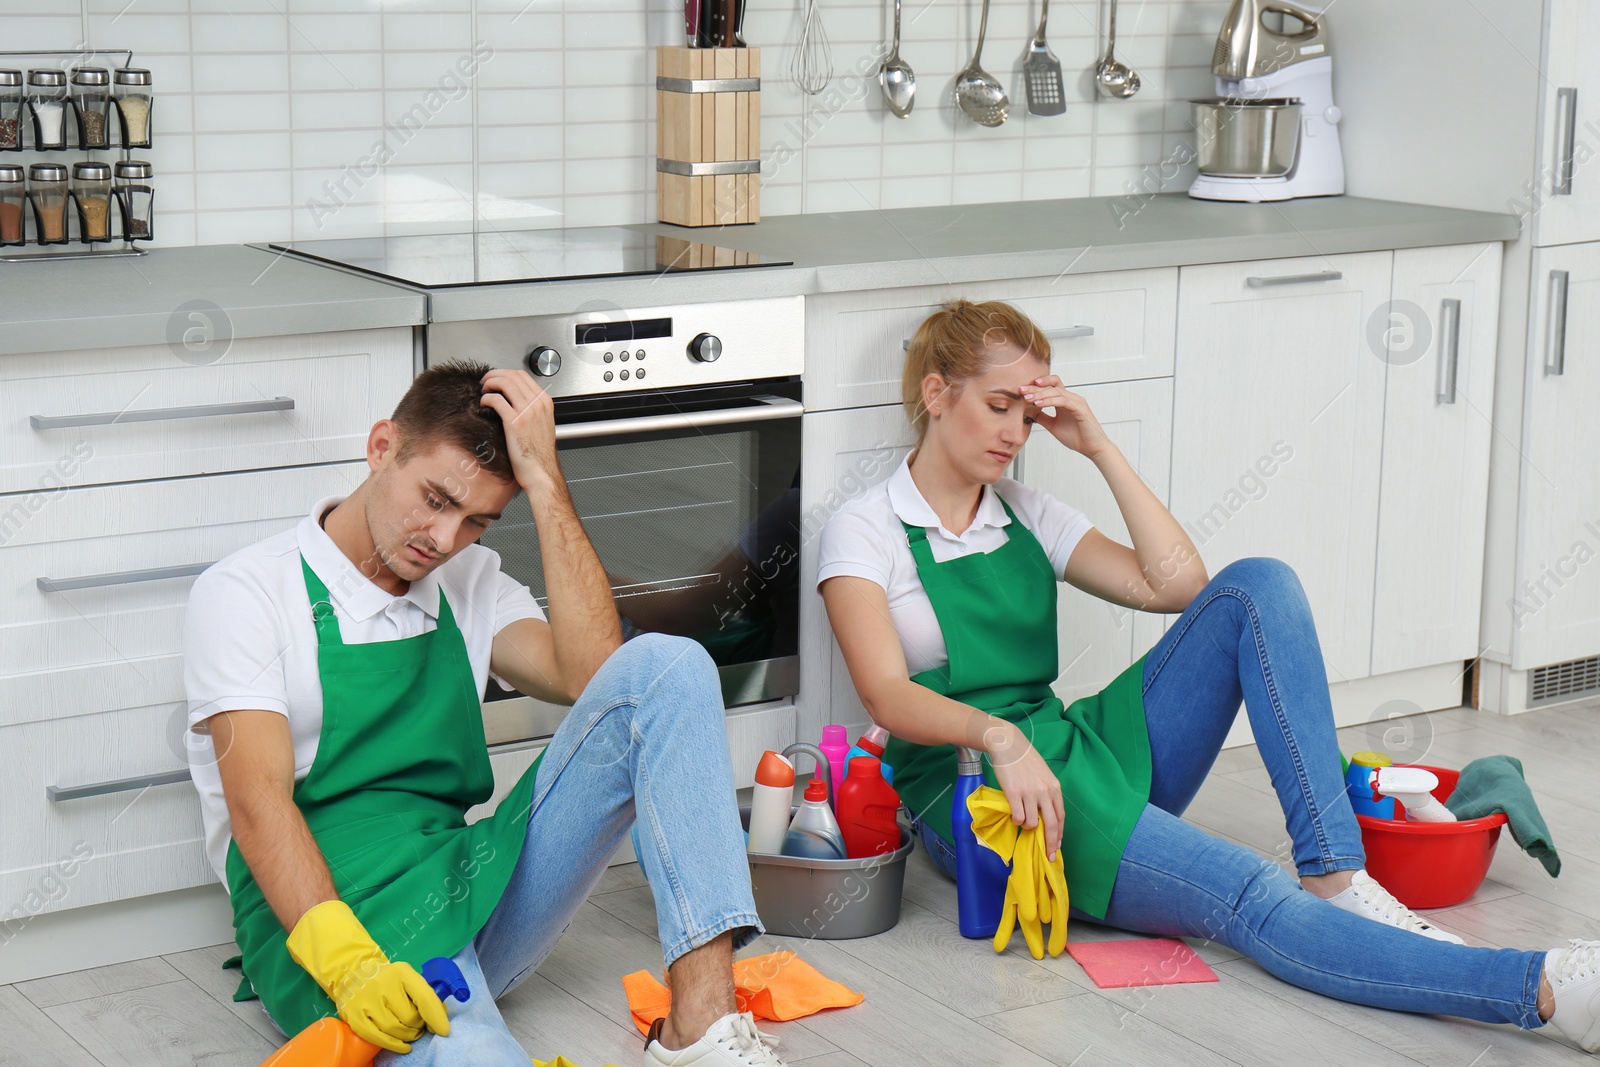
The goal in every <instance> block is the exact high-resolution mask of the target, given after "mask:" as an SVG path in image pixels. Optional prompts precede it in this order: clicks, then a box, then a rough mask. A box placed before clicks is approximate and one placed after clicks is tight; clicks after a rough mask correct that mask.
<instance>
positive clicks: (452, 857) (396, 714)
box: [223, 558, 542, 1035]
mask: <svg viewBox="0 0 1600 1067" xmlns="http://www.w3.org/2000/svg"><path fill="white" fill-rule="evenodd" d="M300 562H301V570H302V572H303V573H304V575H305V583H306V595H307V597H308V599H309V601H310V604H311V605H312V607H311V619H310V621H311V622H312V624H313V625H314V626H315V627H316V631H317V666H318V673H319V675H320V677H321V682H322V733H321V736H320V738H319V740H318V742H317V756H316V759H315V760H314V761H312V764H311V769H310V771H309V772H308V773H307V774H306V776H305V778H303V779H301V781H300V782H299V784H297V785H296V786H295V788H294V794H293V795H294V802H295V805H296V806H297V807H298V808H299V809H300V812H301V814H302V815H304V816H305V820H306V825H307V827H308V828H309V829H310V831H311V835H312V837H313V839H315V841H316V843H317V847H318V848H319V849H321V851H322V855H323V858H324V859H326V860H327V863H328V869H329V872H330V873H331V874H332V876H333V883H334V888H335V889H336V890H337V891H338V893H339V898H340V899H341V900H343V901H344V902H345V903H347V904H349V905H350V907H351V910H353V911H354V912H355V914H356V918H357V919H359V920H360V921H361V924H362V925H363V926H365V927H366V928H367V933H369V934H371V935H372V939H373V940H374V941H375V942H377V944H378V947H379V948H381V949H382V950H383V953H384V955H386V956H388V957H389V959H390V960H394V961H403V962H405V963H409V964H411V966H413V967H415V968H416V969H417V970H418V971H421V970H422V966H423V964H424V963H426V962H427V961H428V960H430V959H432V958H433V957H435V956H454V955H455V954H456V953H457V952H459V951H460V950H461V948H462V947H463V946H464V945H466V944H467V943H468V942H470V941H471V940H472V939H473V937H474V936H476V935H477V933H478V931H479V930H480V929H481V928H482V927H483V924H484V923H485V922H486V921H487V920H488V918H489V914H490V912H492V911H493V910H494V907H495V905H496V904H497V903H499V901H500V897H501V895H502V894H503V893H504V892H505V888H506V885H507V884H508V883H509V882H510V881H511V872H512V870H513V868H515V866H516V863H517V859H518V858H519V857H520V856H521V855H522V845H523V842H524V840H525V839H526V838H527V832H528V811H529V806H530V802H531V798H532V793H533V783H534V777H535V775H536V774H537V771H538V767H539V760H538V759H536V760H534V762H533V765H532V766H531V767H529V768H528V769H527V770H526V771H525V772H524V773H523V775H522V777H521V778H520V779H518V781H517V784H516V785H515V786H513V787H512V789H511V792H510V794H509V795H508V796H507V797H506V798H505V799H504V800H503V801H501V802H500V806H499V807H498V808H497V809H496V810H495V812H494V814H493V815H490V816H489V817H488V818H484V819H479V820H478V821H477V822H475V823H471V824H470V825H469V824H468V823H467V821H466V818H465V816H466V813H467V810H468V809H469V808H471V807H472V806H474V805H476V804H481V803H483V802H484V801H486V800H488V799H489V798H490V796H491V795H493V793H494V770H493V768H492V767H491V766H490V763H489V748H488V745H487V743H486V742H485V739H484V733H483V709H482V706H481V705H480V703H479V700H478V690H477V684H476V680H475V678H474V676H473V673H472V662H471V660H469V659H468V658H467V645H466V640H465V639H464V638H463V637H462V635H461V630H460V629H459V628H458V627H457V625H456V622H455V615H454V613H453V612H452V611H451V608H450V602H449V601H448V600H447V599H446V598H445V593H444V586H443V585H442V584H441V585H440V587H439V616H438V621H437V625H436V626H435V627H434V628H433V629H432V630H429V631H427V632H425V633H421V634H418V635H417V636H415V637H408V638H402V639H401V640H398V641H374V642H367V643H363V644H353V645H352V644H345V643H344V640H343V638H342V637H341V635H340V633H339V620H338V618H337V617H335V615H334V610H333V604H332V603H331V598H330V597H329V595H328V588H327V586H326V585H324V584H323V582H322V580H321V579H320V578H319V577H318V576H317V574H316V572H315V571H313V570H312V569H311V565H310V564H308V563H306V562H305V560H304V558H302V559H301V561H300ZM541 758H542V753H541ZM226 869H227V875H228V887H229V889H230V890H231V892H230V900H231V902H232V905H233V928H234V935H235V936H234V939H235V940H236V941H237V942H238V944H239V949H240V958H239V959H238V962H239V963H241V964H242V965H243V975H244V977H243V978H242V979H241V980H240V982H239V988H238V990H237V991H236V992H235V993H234V995H233V999H234V1000H251V999H254V998H256V997H259V998H260V999H261V1002H262V1004H263V1005H264V1006H265V1007H266V1009H267V1011H268V1012H269V1013H270V1014H271V1015H272V1018H273V1021H275V1022H276V1023H277V1024H278V1025H279V1026H280V1027H282V1028H283V1031H284V1032H285V1033H287V1034H290V1035H294V1034H297V1033H299V1032H300V1031H301V1030H304V1029H305V1028H306V1027H307V1026H310V1025H311V1024H312V1023H314V1022H316V1021H317V1019H319V1018H321V1017H323V1016H328V1015H334V1014H336V1012H335V1008H334V1004H333V1001H331V1000H329V999H328V997H327V995H326V994H325V993H324V992H323V991H322V988H321V987H320V986H318V985H317V983H316V981H315V980H314V979H313V978H312V977H311V975H310V974H309V973H307V972H306V971H305V970H304V969H302V968H301V967H300V965H299V964H297V963H295V962H294V960H293V958H292V957H291V956H290V955H289V952H288V948H287V946H286V944H285V943H286V941H287V940H288V937H289V932H288V931H287V930H285V929H284V928H283V924H282V923H280V922H279V921H278V917H277V915H276V914H275V913H274V912H273V911H272V909H271V907H270V906H269V905H268V904H267V900H266V897H265V895H264V894H263V893H262V891H261V887H260V885H258V884H257V882H256V880H255V877H254V875H253V873H252V872H251V870H250V868H249V866H248V865H247V864H246V863H245V861H244V857H243V856H242V855H240V853H239V843H238V842H237V841H233V842H231V843H230V844H229V845H228V860H227V868H226ZM234 963H235V960H233V959H230V960H228V961H227V962H226V963H224V964H223V966H224V967H228V966H230V965H232V964H234Z"/></svg>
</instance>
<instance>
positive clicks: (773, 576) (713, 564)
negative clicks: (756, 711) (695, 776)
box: [481, 379, 804, 744]
mask: <svg viewBox="0 0 1600 1067" xmlns="http://www.w3.org/2000/svg"><path fill="white" fill-rule="evenodd" d="M800 396H801V393H800V383H799V381H798V380H794V379H769V380H766V381H759V382H747V383H741V384H738V385H722V386H710V387H701V388H693V389H677V390H667V391H661V392H649V393H630V394H626V395H623V396H607V397H572V398H562V399H557V400H556V401H555V406H556V439H557V447H558V451H559V455H560V458H561V469H562V473H563V474H564V475H565V476H566V480H567V485H568V487H569V489H570V492H571V494H572V500H573V504H574V506H575V507H576V508H577V512H578V516H579V518H580V519H581V520H582V521H583V526H584V530H585V531H586V532H587V534H588V536H589V540H590V541H591V542H592V543H593V544H594V547H595V551H596V552H597V554H598V555H599V557H600V562H601V564H602V565H603V566H604V567H605V570H606V574H607V576H608V577H609V578H610V581H611V589H612V593H613V595H614V596H615V598H616V604H617V611H618V614H619V615H620V616H621V619H622V632H623V638H624V640H626V639H627V638H629V637H633V636H635V635H637V634H641V633H667V634H676V635H680V636H683V637H689V638H692V639H694V640H695V641H698V642H700V644H702V645H704V646H705V648H706V649H707V651H709V652H710V653H711V657H712V659H713V660H715V662H716V664H717V668H718V671H719V673H720V674H721V678H722V695H723V700H724V702H725V703H726V705H727V706H728V707H730V708H732V707H735V706H738V705H741V704H751V703H758V702H761V701H768V700H776V699H779V698H783V697H792V696H794V695H795V694H796V693H798V691H799V681H800V669H799V658H798V655H797V653H798V644H799V640H798V631H799V617H800V608H799V569H800V426H801V420H800V417H799V416H800V415H801V414H802V413H803V411H804V409H803V407H802V405H801V403H800ZM481 543H482V544H484V545H486V546H487V547H489V548H492V549H494V551H496V552H498V553H499V554H500V567H501V569H502V570H503V571H505V573H507V574H509V575H510V576H511V577H513V578H515V579H516V580H517V581H519V582H522V583H524V584H526V585H527V586H528V587H529V588H530V589H531V590H532V591H533V595H534V598H535V599H536V600H537V601H538V602H539V605H540V606H541V607H542V608H544V609H545V611H546V613H547V614H548V612H549V602H548V595H547V587H546V583H545V574H544V561H543V559H542V557H541V555H540V549H539V533H538V531H537V530H536V529H535V528H534V524H533V516H532V513H531V511H530V508H529V505H528V498H527V496H526V495H524V494H518V495H517V497H516V498H515V499H514V500H513V501H512V502H511V504H510V506H509V507H507V508H506V511H505V514H504V515H503V516H502V517H501V519H500V520H499V521H498V522H495V523H494V524H493V525H492V526H491V527H490V528H489V529H488V530H487V531H486V532H485V533H484V535H483V537H482V539H481ZM566 711H567V709H566V708H565V707H561V706H558V705H552V704H546V703H544V702H542V701H538V700H534V699H533V698H531V697H527V696H524V695H522V694H520V693H516V692H513V691H509V690H506V689H504V688H502V687H501V686H500V685H498V684H497V683H496V682H495V681H494V679H493V678H490V680H489V685H488V691H487V692H486V693H485V695H484V721H485V724H486V727H487V729H488V733H489V742H490V743H491V744H498V743H501V742H505V741H512V740H523V739H529V738H537V737H546V736H549V735H550V734H551V733H553V732H554V731H555V728H556V726H557V725H559V723H560V722H561V718H562V717H563V716H564V715H565V714H566Z"/></svg>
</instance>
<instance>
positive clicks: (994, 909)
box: [950, 746, 1011, 938]
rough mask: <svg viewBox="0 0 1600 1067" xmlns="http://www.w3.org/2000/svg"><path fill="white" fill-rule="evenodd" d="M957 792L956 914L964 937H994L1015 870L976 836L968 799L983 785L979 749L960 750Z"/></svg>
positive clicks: (953, 812) (953, 824) (953, 814)
mask: <svg viewBox="0 0 1600 1067" xmlns="http://www.w3.org/2000/svg"><path fill="white" fill-rule="evenodd" d="M956 760H957V763H956V775H957V777H956V789H955V797H954V798H953V799H952V800H951V802H950V831H951V834H952V836H953V837H954V840H955V846H956V910H957V912H958V913H959V917H960V920H961V923H960V925H961V936H962V937H973V938H979V937H993V936H994V932H995V931H996V930H998V929H999V928H1000V912H1001V910H1002V909H1003V908H1004V906H1005V902H1006V879H1008V878H1009V877H1010V876H1011V868H1010V867H1009V866H1008V865H1007V864H1006V862H1005V861H1004V860H1002V859H1001V858H1000V856H999V855H998V854H997V853H996V852H994V851H993V850H991V849H987V848H985V847H984V846H983V845H982V844H981V843H979V841H978V835H977V834H975V833H973V832H972V812H971V811H970V810H968V808H967V798H968V797H970V796H971V795H972V794H973V793H974V792H976V791H977V788H978V787H979V786H980V785H983V758H982V754H981V753H980V752H978V751H977V750H976V749H971V748H966V747H963V746H957V747H956Z"/></svg>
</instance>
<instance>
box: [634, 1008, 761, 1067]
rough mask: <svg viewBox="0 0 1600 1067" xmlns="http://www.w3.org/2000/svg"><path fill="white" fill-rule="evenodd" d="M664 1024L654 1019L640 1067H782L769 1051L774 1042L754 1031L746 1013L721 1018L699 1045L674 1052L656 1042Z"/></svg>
mask: <svg viewBox="0 0 1600 1067" xmlns="http://www.w3.org/2000/svg"><path fill="white" fill-rule="evenodd" d="M664 1021H665V1020H662V1019H657V1020H656V1021H655V1023H654V1024H653V1025H652V1026H651V1027H650V1036H649V1037H647V1038H645V1041H644V1067H691V1065H692V1067H785V1064H784V1062H783V1061H782V1060H780V1059H779V1058H778V1055H777V1053H775V1052H773V1051H772V1050H773V1048H775V1047H777V1044H778V1039H777V1038H775V1037H773V1036H772V1035H771V1034H763V1033H762V1032H761V1031H760V1030H757V1029H756V1020H755V1016H753V1015H751V1014H750V1013H749V1012H747V1011H743V1012H734V1013H732V1014H729V1015H724V1016H723V1017H722V1018H720V1019H718V1020H717V1021H716V1022H714V1023H712V1024H711V1029H709V1030H707V1031H706V1033H705V1036H704V1037H702V1038H701V1039H700V1040H699V1041H696V1042H695V1043H694V1044H692V1045H690V1046H689V1047H688V1048H683V1049H678V1050H676V1051H674V1050H672V1049H669V1048H667V1047H666V1046H665V1045H663V1044H662V1043H661V1042H660V1040H658V1039H659V1038H660V1036H661V1024H662V1023H663V1022H664Z"/></svg>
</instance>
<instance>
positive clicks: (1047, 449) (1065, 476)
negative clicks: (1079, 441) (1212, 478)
mask: <svg viewBox="0 0 1600 1067" xmlns="http://www.w3.org/2000/svg"><path fill="white" fill-rule="evenodd" d="M1073 391H1074V392H1076V393H1079V394H1080V395H1082V396H1083V398H1084V399H1085V400H1087V401H1088V402H1089V410H1091V411H1093V412H1094V414H1095V418H1097V419H1098V420H1099V421H1100V425H1101V426H1103V427H1104V428H1105V431H1106V434H1107V435H1108V436H1109V437H1110V438H1111V440H1112V441H1114V442H1115V443H1116V445H1117V447H1118V448H1119V449H1120V450H1121V451H1122V454H1123V455H1124V456H1126V457H1127V459H1128V462H1129V463H1130V464H1131V465H1132V466H1133V469H1134V470H1136V471H1138V472H1139V476H1140V477H1141V478H1142V479H1144V482H1145V484H1146V485H1148V486H1149V487H1150V490H1151V491H1152V492H1153V493H1155V495H1156V496H1157V497H1158V498H1159V499H1160V500H1161V502H1162V503H1166V501H1167V488H1168V473H1169V467H1170V464H1171V457H1172V379H1171V378H1152V379H1148V380H1145V381H1135V382H1111V383H1107V384H1104V385H1089V386H1084V387H1083V388H1081V389H1075V390H1073ZM1021 460H1022V463H1021V470H1020V472H1019V475H1018V477H1019V480H1020V481H1022V482H1025V483H1027V484H1028V485H1032V486H1036V487H1038V488H1039V489H1042V490H1044V491H1045V492H1047V493H1049V494H1050V495H1051V496H1054V497H1056V498H1057V499H1058V500H1062V501H1064V502H1066V503H1068V504H1071V505H1072V506H1073V507H1075V508H1077V509H1078V510H1079V511H1082V512H1083V513H1084V514H1086V515H1087V516H1088V517H1089V519H1090V521H1091V522H1093V523H1094V525H1095V528H1096V529H1097V530H1099V531H1100V532H1101V533H1103V534H1105V535H1106V536H1107V537H1109V538H1111V539H1112V540H1113V541H1119V542H1121V543H1122V544H1125V545H1131V544H1132V543H1133V541H1132V539H1131V538H1129V536H1128V527H1127V524H1126V523H1124V522H1123V521H1122V512H1121V510H1120V509H1119V508H1118V507H1117V502H1116V498H1115V497H1113V496H1112V495H1111V489H1110V487H1109V486H1107V485H1106V481H1105V479H1104V478H1103V477H1101V475H1100V471H1099V470H1098V469H1097V468H1096V467H1095V465H1094V464H1093V463H1091V462H1090V461H1089V460H1087V459H1085V458H1084V457H1083V456H1081V455H1079V454H1078V453H1077V452H1074V451H1072V450H1071V449H1069V448H1067V447H1066V446H1064V445H1062V444H1061V443H1060V442H1059V441H1057V440H1056V439H1055V438H1054V437H1051V436H1050V434H1049V432H1048V431H1046V430H1044V429H1042V428H1036V429H1035V430H1034V431H1033V434H1032V435H1031V436H1030V437H1029V438H1028V443H1027V445H1026V446H1024V448H1023V451H1022V457H1021ZM1056 588H1057V593H1056V614H1057V629H1056V634H1057V642H1058V644H1059V646H1060V657H1061V675H1060V677H1059V678H1058V679H1057V680H1056V683H1055V690H1056V693H1057V695H1059V696H1060V697H1061V699H1062V700H1064V701H1066V702H1067V703H1069V704H1070V703H1071V702H1072V701H1074V700H1076V699H1078V698H1079V697H1081V696H1088V695H1090V694H1093V693H1098V692H1099V691H1100V690H1102V689H1104V688H1105V687H1106V685H1107V684H1108V683H1110V681H1111V680H1112V679H1113V678H1115V677H1116V676H1117V675H1118V674H1120V673H1122V671H1123V669H1124V668H1125V667H1127V666H1128V665H1129V664H1130V663H1133V662H1134V661H1135V660H1137V659H1138V658H1139V657H1140V656H1142V655H1144V654H1145V653H1146V652H1148V651H1149V650H1150V646H1151V645H1153V644H1155V642H1156V640H1157V639H1158V638H1159V637H1160V636H1161V634H1162V632H1163V630H1164V629H1165V621H1166V618H1167V617H1166V616H1163V615H1154V614H1150V613H1148V612H1143V611H1134V610H1132V609H1130V608H1125V607H1122V606H1121V605H1118V604H1112V603H1110V602H1109V601H1105V600H1101V599H1099V598H1098V597H1094V596H1091V595H1089V594H1088V593H1085V592H1083V591H1082V590H1080V589H1077V588H1075V587H1073V586H1071V585H1068V584H1066V583H1065V582H1062V583H1059V584H1058V585H1057V587H1056Z"/></svg>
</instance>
